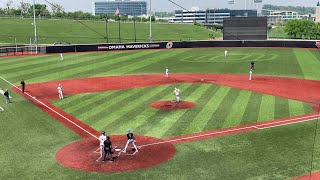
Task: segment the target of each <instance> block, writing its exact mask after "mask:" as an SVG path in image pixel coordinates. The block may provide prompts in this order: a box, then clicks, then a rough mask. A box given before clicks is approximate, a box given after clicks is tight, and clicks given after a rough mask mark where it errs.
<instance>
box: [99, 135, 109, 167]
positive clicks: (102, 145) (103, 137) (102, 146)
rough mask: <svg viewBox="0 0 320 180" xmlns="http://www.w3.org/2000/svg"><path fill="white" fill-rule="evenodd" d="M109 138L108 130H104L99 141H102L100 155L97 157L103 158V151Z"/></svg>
mask: <svg viewBox="0 0 320 180" xmlns="http://www.w3.org/2000/svg"><path fill="white" fill-rule="evenodd" d="M106 139H107V137H106V132H104V131H102V133H101V135H100V137H99V142H100V157H99V158H98V159H97V161H98V160H99V159H101V158H102V157H103V151H104V141H105V140H106Z"/></svg>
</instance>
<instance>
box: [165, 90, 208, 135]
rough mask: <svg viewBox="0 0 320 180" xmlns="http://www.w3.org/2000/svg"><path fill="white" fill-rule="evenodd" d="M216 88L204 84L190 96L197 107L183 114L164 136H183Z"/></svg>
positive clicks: (189, 99) (190, 99)
mask: <svg viewBox="0 0 320 180" xmlns="http://www.w3.org/2000/svg"><path fill="white" fill-rule="evenodd" d="M213 89H214V86H213V85H208V84H203V85H201V86H200V87H199V88H198V89H197V90H196V91H195V92H194V93H193V94H191V95H190V98H188V99H187V100H188V101H191V102H195V103H196V107H193V108H192V109H190V110H189V111H187V112H186V113H184V114H183V116H181V117H180V118H179V119H178V120H177V121H176V122H175V123H174V124H173V125H172V126H171V127H170V128H169V129H168V130H167V131H166V132H165V133H164V135H163V136H165V137H170V136H177V135H182V133H183V131H184V130H185V129H186V127H188V125H189V124H190V123H191V122H192V121H193V120H194V118H195V117H196V116H197V115H198V113H199V112H200V111H201V109H202V108H203V106H204V105H205V104H206V103H207V102H208V100H209V99H208V96H207V95H208V94H209V93H210V91H213Z"/></svg>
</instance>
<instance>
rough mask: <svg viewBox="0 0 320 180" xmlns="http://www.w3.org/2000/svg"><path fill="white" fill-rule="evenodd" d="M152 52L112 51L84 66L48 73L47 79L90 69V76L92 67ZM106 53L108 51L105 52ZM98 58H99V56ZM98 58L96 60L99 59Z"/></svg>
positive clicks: (59, 77)
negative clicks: (106, 55) (107, 55)
mask: <svg viewBox="0 0 320 180" xmlns="http://www.w3.org/2000/svg"><path fill="white" fill-rule="evenodd" d="M149 53H153V51H135V52H131V51H129V52H124V53H119V52H117V53H112V56H111V57H110V56H109V57H105V59H101V61H98V62H97V60H95V59H93V60H92V61H91V63H90V64H87V65H85V66H80V67H79V66H77V67H73V68H67V69H66V68H64V69H63V72H62V73H61V72H60V73H59V72H54V73H51V74H50V75H49V77H48V78H47V80H54V79H66V77H75V78H76V76H75V74H77V73H81V72H84V71H89V70H91V72H92V74H91V75H90V76H94V75H95V73H94V69H96V68H97V67H100V66H107V65H112V64H117V63H119V62H122V61H127V60H129V59H132V58H138V57H141V56H143V55H145V54H149ZM107 54H108V53H107ZM99 59H100V58H99ZM99 59H98V60H99ZM40 79H41V78H34V79H33V81H39V80H40Z"/></svg>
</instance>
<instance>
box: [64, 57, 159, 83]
mask: <svg viewBox="0 0 320 180" xmlns="http://www.w3.org/2000/svg"><path fill="white" fill-rule="evenodd" d="M162 54H163V52H161V51H152V53H148V54H144V55H142V56H139V57H137V58H127V59H126V60H124V61H117V62H116V63H113V64H106V65H103V66H102V65H101V66H97V67H96V68H95V69H90V70H88V71H82V72H79V73H76V74H72V75H70V76H66V77H65V78H66V79H68V78H72V77H86V76H90V75H91V76H92V75H98V76H99V74H101V73H102V74H104V73H105V72H107V71H111V70H114V69H117V68H122V67H128V66H130V65H131V64H134V63H136V62H138V61H141V60H145V59H147V58H152V57H155V56H158V55H162Z"/></svg>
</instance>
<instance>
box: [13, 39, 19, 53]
mask: <svg viewBox="0 0 320 180" xmlns="http://www.w3.org/2000/svg"><path fill="white" fill-rule="evenodd" d="M14 43H15V44H16V54H17V52H18V45H17V38H14Z"/></svg>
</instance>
